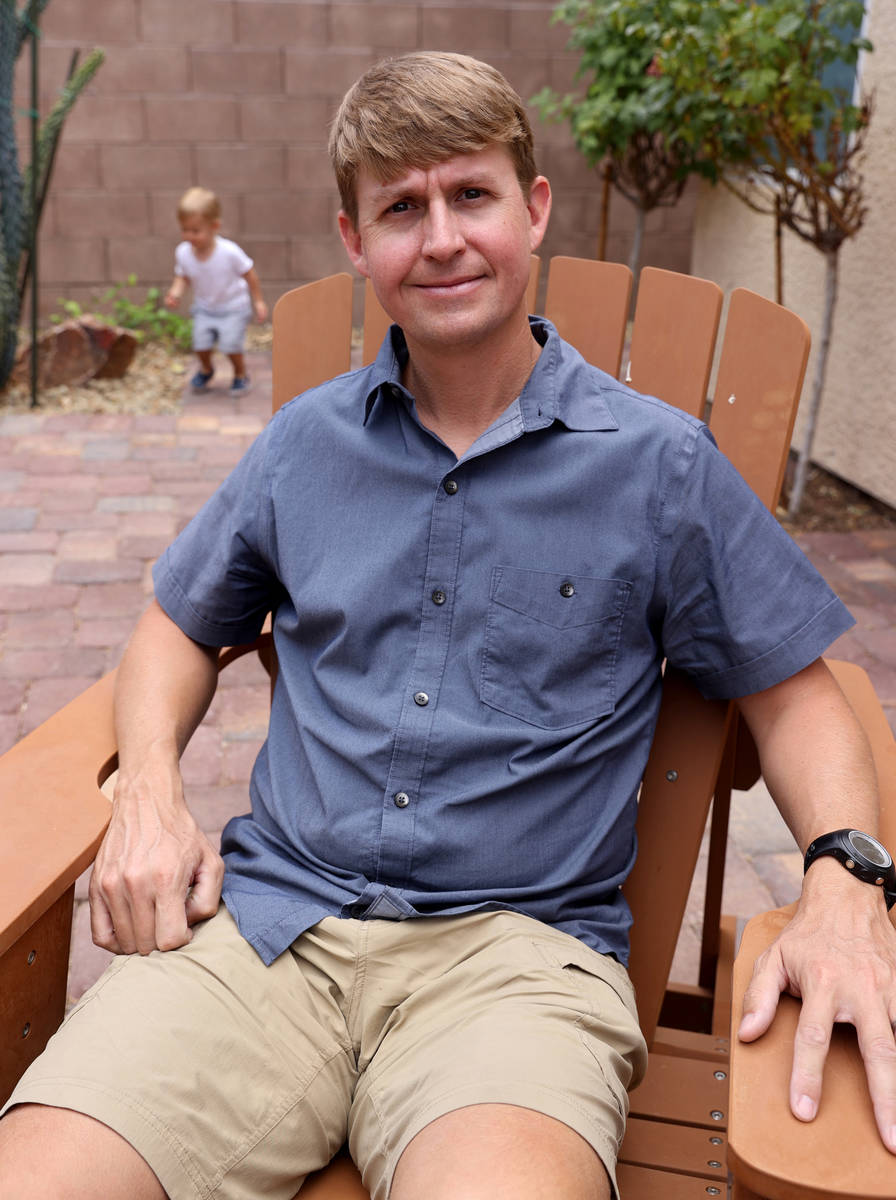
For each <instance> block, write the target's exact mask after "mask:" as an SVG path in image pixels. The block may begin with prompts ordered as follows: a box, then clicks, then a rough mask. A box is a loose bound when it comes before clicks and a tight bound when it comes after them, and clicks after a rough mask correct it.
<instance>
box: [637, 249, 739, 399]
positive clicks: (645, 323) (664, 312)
mask: <svg viewBox="0 0 896 1200" xmlns="http://www.w3.org/2000/svg"><path fill="white" fill-rule="evenodd" d="M721 311H722V289H721V288H720V287H719V286H718V285H717V284H715V283H712V282H711V281H710V280H708V279H697V278H696V277H695V276H693V275H679V274H677V273H676V272H674V271H661V270H659V268H657V267H644V269H643V270H642V271H641V277H640V279H639V281H638V300H637V303H636V305H635V320H634V325H633V327H632V341H631V350H630V354H629V364H630V365H629V372H628V375H627V379H628V382H630V383H631V386H632V387H633V388H634V389H635V390H636V391H638V392H645V393H646V394H647V395H650V396H659V397H661V398H662V399H663V400H665V401H666V403H667V404H674V405H675V407H676V408H682V409H684V411H685V412H688V413H690V414H691V416H694V417H702V416H703V411H704V409H705V407H706V396H707V390H708V387H709V373H710V370H711V369H712V360H713V352H714V350H715V344H716V333H717V331H718V328H719V314H720V313H721Z"/></svg>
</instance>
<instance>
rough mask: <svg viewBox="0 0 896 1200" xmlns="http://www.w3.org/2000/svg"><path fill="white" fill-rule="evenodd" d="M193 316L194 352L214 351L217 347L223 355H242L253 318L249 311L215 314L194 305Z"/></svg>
mask: <svg viewBox="0 0 896 1200" xmlns="http://www.w3.org/2000/svg"><path fill="white" fill-rule="evenodd" d="M192 315H193V349H194V350H214V349H215V347H217V348H218V349H219V350H220V351H221V353H222V354H242V352H243V348H244V346H245V344H246V330H247V329H248V327H249V320H250V318H251V316H252V313H251V312H250V311H249V309H240V310H239V311H238V312H228V313H213V312H208V311H207V310H206V309H204V308H199V307H198V306H197V305H195V304H194V305H193V310H192Z"/></svg>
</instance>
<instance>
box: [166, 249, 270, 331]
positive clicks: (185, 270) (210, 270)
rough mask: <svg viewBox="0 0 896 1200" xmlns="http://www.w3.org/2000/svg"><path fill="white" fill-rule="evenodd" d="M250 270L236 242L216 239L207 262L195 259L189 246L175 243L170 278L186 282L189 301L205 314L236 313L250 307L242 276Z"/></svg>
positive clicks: (244, 255)
mask: <svg viewBox="0 0 896 1200" xmlns="http://www.w3.org/2000/svg"><path fill="white" fill-rule="evenodd" d="M251 269H252V259H251V258H250V257H249V255H248V254H247V253H246V252H245V250H242V249H241V248H240V247H239V246H238V245H237V244H236V242H232V241H231V240H230V239H229V238H223V237H216V238H215V246H214V249H213V250H212V252H211V254H210V255H209V256H208V258H204V259H199V258H197V257H196V252H195V250H194V249H193V247H192V246H191V245H190V243H189V242H179V243H178V245H177V248H176V249H175V251H174V274H175V275H182V276H184V277H185V278H186V279H189V281H190V283H191V284H192V286H193V301H194V303H195V304H196V305H198V306H199V307H200V308H202V309H204V310H206V311H207V312H214V313H230V312H240V311H242V310H243V309H244V308H245V309H247V308H249V307H250V302H249V285H248V284H247V283H246V281H245V279H243V276H244V275H245V274H246V272H247V271H249V270H251Z"/></svg>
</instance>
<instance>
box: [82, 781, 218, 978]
mask: <svg viewBox="0 0 896 1200" xmlns="http://www.w3.org/2000/svg"><path fill="white" fill-rule="evenodd" d="M170 772H173V775H169V778H167V779H165V780H164V783H163V784H161V785H160V784H159V782H158V776H157V777H156V780H155V781H154V782H153V783H152V784H150V783H148V782H147V778H146V775H147V774H148V772H147V773H146V774H143V773H141V777H140V778H138V779H136V780H134V781H128V782H127V783H126V782H124V781H122V780H119V783H118V785H117V787H116V790H115V801H114V804H113V810H112V820H111V822H110V824H109V828H108V830H107V832H106V837H105V839H104V841H103V844H102V846H101V847H100V850H99V854H98V855H97V858H96V862H95V864H94V868H93V874H92V876H91V880H90V890H89V900H90V928H91V933H92V935H93V940H94V942H96V944H97V945H98V946H102V947H103V948H104V949H106V950H111V951H113V952H114V953H115V954H133V953H135V952H136V953H138V954H149V953H150V951H151V950H173V949H175V948H176V947H178V946H183V945H185V944H186V943H187V942H189V941H190V939H191V938H192V936H193V933H192V929H191V926H192V925H195V924H196V923H197V922H198V921H202V920H205V919H206V918H207V917H211V916H214V914H215V912H217V909H218V903H219V901H220V898H221V886H222V883H223V879H224V862H223V860H222V859H221V856H220V855H219V854H217V853H216V851H215V850H214V848H213V847H212V845H211V843H210V842H209V840H208V838H206V836H205V834H204V833H203V832H202V830H201V829H200V828H199V826H198V825H197V824H196V822H195V820H194V819H193V817H192V815H191V814H190V812H189V810H188V809H187V807H186V804H185V803H184V801H183V793H182V790H181V783H180V775H179V771H178V770H177V767H176V765H175V766H173V767H171V768H168V773H170Z"/></svg>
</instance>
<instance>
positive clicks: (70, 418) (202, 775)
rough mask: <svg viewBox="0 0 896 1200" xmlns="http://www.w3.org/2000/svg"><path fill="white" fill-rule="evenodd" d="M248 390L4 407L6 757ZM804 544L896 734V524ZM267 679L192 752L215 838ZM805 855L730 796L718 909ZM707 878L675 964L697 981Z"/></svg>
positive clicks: (105, 664)
mask: <svg viewBox="0 0 896 1200" xmlns="http://www.w3.org/2000/svg"><path fill="white" fill-rule="evenodd" d="M248 357H249V370H250V374H251V375H252V377H253V382H254V387H253V391H252V392H251V393H250V394H249V395H248V396H244V397H240V399H239V400H234V399H232V398H231V397H230V396H229V395H228V394H227V392H226V390H225V388H224V387H223V386H222V387H221V388H220V389H219V390H217V391H212V392H211V393H210V394H209V395H208V396H204V397H192V396H189V395H187V396H185V398H184V404H183V408H182V410H181V412H180V413H177V414H165V415H158V416H154V415H144V416H134V415H130V414H122V413H106V414H89V413H57V412H53V413H44V412H40V411H38V412H34V413H31V412H28V413H3V412H2V411H0V752H2V751H3V750H5V749H7V748H8V747H9V746H11V745H12V744H14V742H16V741H17V740H18V739H19V738H21V737H22V736H23V735H24V734H25V733H27V732H29V731H30V730H31V729H33V728H34V727H35V726H36V725H37V724H39V723H40V722H41V721H42V720H44V719H46V717H47V716H49V715H50V714H51V713H53V712H54V711H56V709H58V708H59V707H60V706H61V705H62V704H64V703H66V702H67V701H68V700H70V699H71V698H73V697H74V696H75V695H77V694H78V693H79V692H80V691H82V690H83V689H84V688H85V687H86V686H88V684H90V683H91V682H93V680H94V679H96V678H97V677H98V676H99V675H101V674H103V673H104V672H105V671H107V670H109V669H111V667H113V666H114V665H115V663H116V662H117V661H118V659H119V658H120V655H121V652H122V649H123V647H124V644H125V642H126V640H127V637H128V634H129V632H130V629H131V628H132V627H133V624H134V621H135V620H136V618H137V616H138V615H139V613H140V612H141V611H142V609H143V607H144V606H145V605H146V603H147V602H148V600H149V597H150V595H151V580H150V573H149V569H150V566H151V564H152V562H153V561H154V559H155V558H156V557H157V556H158V554H159V553H160V552H161V550H162V549H163V548H164V546H165V545H166V544H167V542H168V541H170V539H171V538H172V537H173V536H174V534H175V533H176V532H177V531H178V529H180V528H181V527H182V525H183V524H184V522H185V521H186V520H187V519H188V517H189V516H190V515H191V514H192V513H193V512H195V511H196V509H198V508H199V506H200V505H201V503H202V502H203V501H204V500H205V499H206V497H207V496H209V495H210V494H211V492H212V491H213V490H214V488H215V487H216V486H217V484H218V483H219V482H220V480H221V479H222V478H223V477H224V476H225V474H226V473H227V471H228V470H229V469H230V468H231V467H232V466H233V465H234V464H235V463H236V461H237V460H238V458H239V457H240V455H241V454H242V453H243V451H244V450H245V449H246V447H247V446H248V445H249V444H250V442H251V441H252V440H253V438H254V437H255V436H256V435H257V434H258V432H259V431H260V430H261V429H262V427H263V425H264V423H265V421H266V420H267V417H268V414H269V411H270V361H269V358H268V356H266V355H263V354H250V355H249V356H248ZM798 540H799V542H800V544H801V545H802V546H803V549H804V550H805V551H806V553H807V554H808V555H809V557H810V558H811V559H812V560H813V561H814V562H815V564H816V566H817V567H818V568H819V569H820V570H821V572H822V573H823V574H824V575H825V577H826V578H827V579H828V581H829V582H830V583H831V585H832V586H833V587H834V588H835V590H836V591H837V592H838V594H840V595H841V596H842V597H843V599H844V600H845V601H846V603H847V604H849V606H850V607H851V609H852V611H853V613H854V615H855V617H856V621H857V624H856V627H855V628H854V629H853V630H851V631H850V632H849V633H847V634H845V635H844V636H843V637H842V638H841V639H840V640H839V642H838V643H837V644H836V645H835V646H834V647H833V648H832V653H833V654H834V655H836V656H838V657H841V658H848V659H850V660H852V661H855V662H858V663H860V665H861V666H863V667H864V668H865V669H866V670H867V671H868V672H869V674H870V676H871V678H872V681H873V682H874V684H875V687H876V688H877V691H878V695H879V696H880V698H881V701H882V703H883V704H884V707H885V709H886V711H887V715H888V717H889V720H890V723H891V725H892V726H893V727H894V729H896V530H892V529H889V530H887V529H880V530H870V531H861V532H854V533H825V534H802V535H800V537H799V539H798ZM267 707H268V685H267V678H266V676H265V674H264V672H263V671H262V669H261V667H260V666H259V665H258V663H257V662H255V661H253V660H249V659H243V660H241V661H240V662H238V663H236V664H234V665H233V666H232V667H231V668H229V669H228V671H227V672H225V674H224V676H223V677H222V682H221V687H220V688H219V690H218V694H217V696H216V697H215V699H214V701H213V703H212V706H211V708H210V710H209V713H208V715H207V717H206V720H205V722H204V724H203V726H202V728H201V729H200V730H199V732H198V734H197V736H196V737H195V738H194V740H193V743H192V744H191V745H190V747H189V748H188V750H187V752H186V755H185V757H184V776H185V779H186V780H187V783H188V789H189V795H190V799H191V803H192V805H193V809H194V811H195V813H196V815H197V819H198V820H199V821H200V823H201V824H202V826H203V828H204V829H206V830H207V831H208V832H209V833H210V835H211V836H213V837H218V836H219V835H220V831H221V829H222V828H223V826H224V824H225V823H226V821H227V820H228V818H229V816H230V815H232V814H233V813H234V812H238V811H240V810H241V809H244V808H245V807H246V797H247V788H248V776H249V771H250V768H251V763H252V760H253V758H254V755H255V753H256V752H257V748H258V746H259V745H260V743H261V740H262V738H263V736H264V727H265V719H266V712H267ZM800 876H801V870H800V862H799V854H798V852H797V851H796V848H795V846H794V843H793V840H792V838H791V837H790V834H789V833H788V831H787V829H786V827H784V825H783V822H782V821H781V819H780V817H779V816H778V814H777V811H776V809H775V808H774V805H773V804H772V802H771V800H770V799H769V797H768V794H767V792H765V790H764V788H763V787H762V785H758V786H757V787H756V788H755V789H753V791H752V792H749V793H746V794H741V795H736V797H735V802H734V808H733V812H732V821H731V836H730V840H729V849H728V866H727V874H726V893H725V910H726V911H728V912H734V913H735V914H739V915H742V916H748V915H750V914H752V913H754V912H757V911H759V910H760V909H762V908H765V907H769V906H772V905H775V904H781V903H786V902H788V901H790V900H792V899H794V898H795V896H796V894H797V893H798V890H799V882H800ZM701 891H702V885H701V882H700V870H699V869H698V873H697V876H696V882H695V886H694V889H693V891H692V902H691V905H690V907H689V912H688V917H687V920H686V925H685V930H684V933H683V936H682V939H681V943H680V946H679V952H678V954H677V956H676V964H675V974H676V977H677V978H680V979H685V980H693V979H695V978H696V963H697V955H698V950H697V945H698V933H697V928H698V924H699V912H700V904H701ZM76 901H77V902H76V913H75V925H74V936H73V950H72V970H71V976H70V994H71V996H72V998H74V997H75V996H77V995H79V994H80V993H81V991H83V989H84V988H85V987H86V986H88V984H89V983H90V982H92V980H93V979H94V978H95V977H96V975H97V974H98V973H99V971H100V970H101V969H102V967H103V965H104V964H105V962H106V960H107V958H108V955H106V954H105V952H103V951H101V950H98V949H97V948H96V947H94V946H92V944H91V942H90V931H89V919H88V914H87V911H86V879H82V880H81V881H79V885H78V888H77V890H76Z"/></svg>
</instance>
